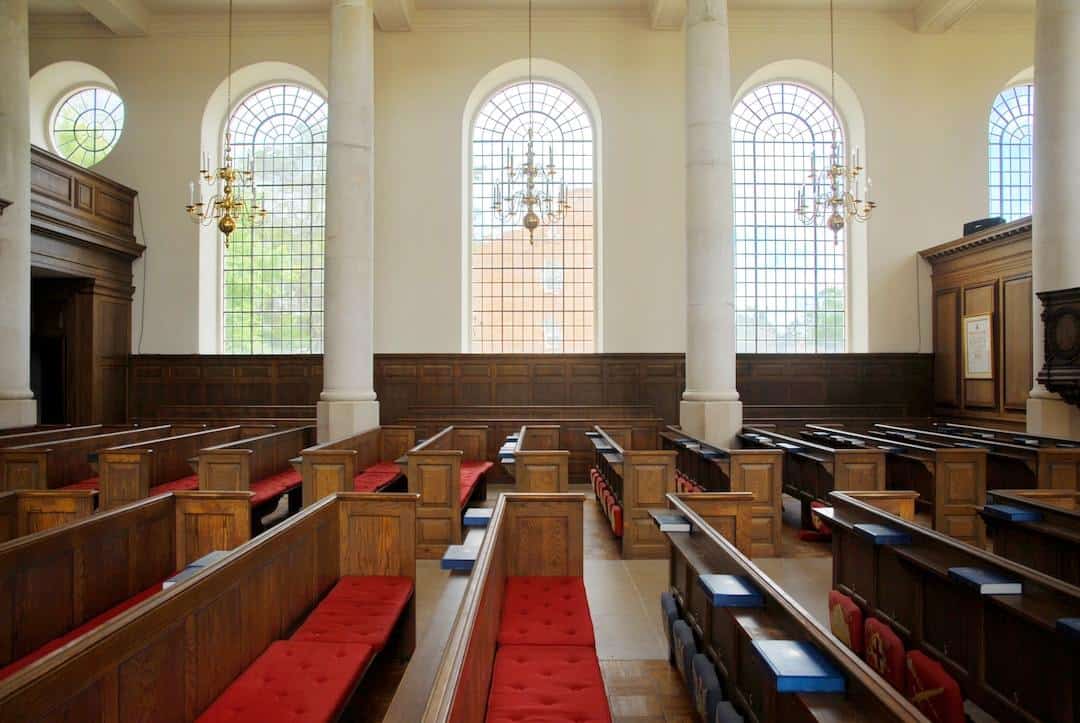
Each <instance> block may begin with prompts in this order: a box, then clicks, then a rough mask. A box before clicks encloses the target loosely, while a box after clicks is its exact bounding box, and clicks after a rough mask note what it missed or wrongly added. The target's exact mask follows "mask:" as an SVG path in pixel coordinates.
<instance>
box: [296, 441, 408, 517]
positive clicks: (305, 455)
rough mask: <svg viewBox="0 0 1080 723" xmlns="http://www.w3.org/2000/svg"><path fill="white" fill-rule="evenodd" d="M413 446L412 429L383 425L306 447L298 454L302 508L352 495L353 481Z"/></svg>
mask: <svg viewBox="0 0 1080 723" xmlns="http://www.w3.org/2000/svg"><path fill="white" fill-rule="evenodd" d="M415 444H416V430H415V429H414V428H413V427H410V426H408V425H385V426H381V427H375V428H373V429H369V430H367V431H364V432H360V433H359V434H355V435H352V436H350V437H345V438H343V439H338V440H334V441H332V442H326V443H325V444H319V445H316V446H314V447H308V448H307V449H305V450H304V451H303V452H302V453H301V457H302V460H301V475H302V476H303V479H304V483H303V484H304V492H303V496H304V505H305V506H306V505H310V504H313V503H314V502H316V501H317V500H320V499H322V498H323V497H326V496H327V495H331V494H333V493H335V492H351V491H352V490H353V486H352V484H353V478H354V477H356V475H358V474H360V473H361V472H363V470H364V469H365V468H367V467H370V466H371V465H373V464H377V463H379V462H392V461H395V460H397V459H398V458H399V457H401V456H403V455H404V454H406V453H407V452H408V451H409V450H410V449H411V448H412V447H413V446H415Z"/></svg>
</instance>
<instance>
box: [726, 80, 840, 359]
mask: <svg viewBox="0 0 1080 723" xmlns="http://www.w3.org/2000/svg"><path fill="white" fill-rule="evenodd" d="M731 133H732V164H733V176H734V177H733V189H734V212H735V227H734V232H735V328H736V338H737V349H738V351H739V352H748V353H755V352H756V353H785V352H787V353H791V352H796V353H801V352H805V353H819V352H843V351H845V350H846V348H847V322H846V309H847V290H846V287H847V272H846V266H847V264H846V253H847V251H846V247H847V239H846V238H845V236H844V234H843V233H841V234H840V235H839V237H834V236H833V234H832V232H831V231H828V230H827V229H825V228H824V227H823V226H821V225H812V226H806V225H804V224H803V223H802V222H801V221H800V220H799V218H798V216H797V214H796V213H795V207H796V199H797V197H798V193H799V189H800V188H801V187H802V185H803V183H804V182H805V181H806V179H807V178H808V176H809V174H810V169H811V157H812V156H816V158H817V167H818V168H819V169H820V168H822V167H823V163H825V162H826V160H827V159H828V158H829V157H830V153H831V146H832V143H833V139H834V138H835V139H836V140H837V142H839V144H840V148H841V151H840V154H841V157H844V155H843V153H844V151H843V148H844V135H843V129H842V128H841V125H840V122H839V119H838V118H837V117H836V114H835V113H833V110H832V108H831V106H830V105H829V103H828V102H827V101H826V100H825V99H824V98H823V97H822V96H821V95H819V94H818V93H816V92H815V91H813V90H811V89H810V88H807V87H806V86H803V85H799V84H797V83H791V82H774V83H768V84H766V85H762V86H759V87H757V88H755V89H754V90H752V91H751V92H750V93H748V94H747V95H746V96H745V97H744V98H743V99H742V100H740V101H739V102H738V104H736V106H735V108H734V112H733V113H732V118H731Z"/></svg>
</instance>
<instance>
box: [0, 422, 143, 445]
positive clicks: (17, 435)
mask: <svg viewBox="0 0 1080 723" xmlns="http://www.w3.org/2000/svg"><path fill="white" fill-rule="evenodd" d="M123 429H130V427H128V426H122V425H110V426H108V427H106V426H105V425H104V424H85V425H81V426H78V427H71V426H66V425H62V426H51V427H41V428H33V427H31V428H25V427H20V428H17V429H11V430H8V429H5V430H3V434H2V435H0V449H6V448H7V447H21V446H23V445H27V444H37V443H38V442H51V441H53V440H57V439H66V438H68V437H85V436H87V435H91V434H102V433H104V432H119V431H121V430H123Z"/></svg>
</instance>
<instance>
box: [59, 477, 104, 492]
mask: <svg viewBox="0 0 1080 723" xmlns="http://www.w3.org/2000/svg"><path fill="white" fill-rule="evenodd" d="M60 489H64V490H98V489H101V485H100V484H99V481H98V478H97V477H87V478H86V479H84V480H83V481H82V482H74V483H72V484H69V485H64V486H63V487H61V488H60Z"/></svg>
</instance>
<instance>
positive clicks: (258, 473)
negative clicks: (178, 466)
mask: <svg viewBox="0 0 1080 723" xmlns="http://www.w3.org/2000/svg"><path fill="white" fill-rule="evenodd" d="M314 435H315V427H313V426H307V427H294V428H292V429H282V430H278V431H275V432H270V433H269V434H263V435H259V436H258V437H250V438H248V439H241V440H239V441H236V442H230V443H228V444H223V445H219V446H216V447H210V448H207V449H203V450H201V451H200V452H199V458H198V470H199V489H202V490H243V491H246V490H250V489H251V483H252V482H257V481H259V480H261V479H264V478H266V477H269V476H271V475H274V474H277V473H278V472H281V471H284V470H288V469H289V468H290V464H291V460H292V458H293V457H295V456H296V455H297V454H299V453H300V450H302V449H304V448H305V447H307V446H308V445H310V444H311V442H312V441H314Z"/></svg>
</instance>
